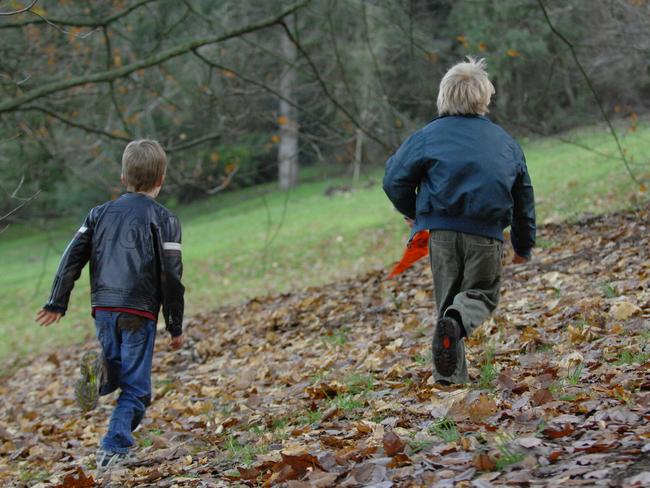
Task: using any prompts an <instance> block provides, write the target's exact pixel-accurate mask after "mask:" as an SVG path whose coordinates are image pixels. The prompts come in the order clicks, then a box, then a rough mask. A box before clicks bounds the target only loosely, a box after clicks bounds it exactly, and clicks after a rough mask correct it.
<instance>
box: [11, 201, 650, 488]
mask: <svg viewBox="0 0 650 488" xmlns="http://www.w3.org/2000/svg"><path fill="white" fill-rule="evenodd" d="M540 234H541V235H540V243H541V244H542V246H543V248H542V249H540V250H539V251H538V253H537V256H536V258H535V260H534V261H533V262H532V263H530V264H528V265H526V266H523V267H514V266H507V267H506V268H505V276H504V278H505V286H504V293H503V299H502V303H501V306H500V308H499V310H498V312H497V314H496V315H495V316H494V317H493V319H492V320H491V321H490V322H489V323H487V324H485V325H484V326H483V327H482V329H480V331H479V334H478V335H476V336H475V337H472V339H471V340H470V341H469V343H468V346H469V347H468V349H469V353H470V356H469V359H470V362H471V364H472V369H471V370H470V375H471V376H472V377H473V379H474V383H473V384H472V385H471V386H470V387H469V388H457V389H453V388H449V389H440V388H439V387H436V386H434V385H432V384H431V381H430V368H431V356H430V341H431V337H432V332H433V331H432V326H433V319H432V310H433V306H432V303H431V284H430V283H431V277H430V274H429V272H428V270H427V267H426V265H425V263H421V264H420V265H418V266H416V267H415V268H414V269H412V270H410V271H408V272H407V273H406V274H405V275H403V276H402V277H400V279H398V280H396V281H391V282H385V281H382V277H383V275H382V274H381V273H371V274H368V275H365V276H361V277H358V278H356V279H351V280H348V281H344V282H340V283H334V284H331V285H329V286H325V287H320V288H311V289H307V290H303V291H300V292H297V293H293V294H291V295H283V296H278V297H270V298H260V299H256V300H253V301H251V302H249V303H247V304H246V305H244V306H240V307H236V308H234V307H227V308H223V309H220V310H217V311H215V312H214V313H211V314H206V315H200V316H197V317H193V318H192V319H190V320H189V323H188V327H187V331H188V332H187V335H188V341H187V345H186V347H185V349H184V350H183V351H182V352H181V353H180V354H174V353H171V352H168V351H167V350H165V349H164V346H166V345H167V338H166V337H164V338H163V337H161V340H159V344H158V345H157V354H156V356H155V360H154V362H155V366H154V367H155V369H154V381H155V400H154V403H153V405H152V406H151V408H150V410H149V411H148V414H147V419H146V421H145V424H144V425H143V427H142V429H141V430H140V431H139V432H137V438H138V442H139V444H140V448H139V451H138V452H139V455H140V458H141V461H140V462H139V463H138V464H136V465H134V466H131V467H130V469H122V470H119V471H114V472H113V473H112V474H111V475H110V476H104V479H102V480H101V484H103V485H104V486H147V485H149V486H159V487H166V486H206V487H207V486H231V485H237V484H238V483H240V484H241V485H244V486H245V485H251V486H257V485H267V486H268V485H281V484H282V483H285V484H286V486H291V487H302V486H320V487H326V486H376V487H389V486H459V487H471V486H473V487H479V488H484V487H489V486H498V485H506V484H507V485H515V486H622V485H624V486H650V463H649V462H648V459H649V455H650V425H649V424H648V421H649V420H650V369H649V368H650V360H649V358H650V327H649V326H650V286H649V282H650V237H649V236H650V208H645V209H642V210H639V211H637V212H635V213H621V214H614V215H609V216H604V217H599V218H595V219H592V220H589V221H585V222H583V223H581V224H576V225H561V226H546V227H544V228H543V229H542V230H541V232H540ZM93 347H94V344H88V345H87V346H85V348H84V349H90V348H93ZM79 356H80V350H79V348H76V349H72V348H70V349H65V350H59V351H56V352H54V353H52V355H51V356H50V357H48V358H46V359H45V358H43V359H39V360H35V361H34V363H33V364H32V365H31V366H29V367H26V368H24V369H21V370H19V371H17V372H16V373H15V374H14V375H13V376H12V377H10V378H9V379H8V380H7V381H6V382H5V384H3V385H1V386H0V393H1V394H2V403H1V404H0V483H1V484H2V486H23V485H25V486H32V485H37V484H40V486H52V485H54V486H56V485H61V486H93V482H94V481H96V480H97V475H96V473H95V472H94V471H93V468H94V458H93V453H94V451H95V448H96V445H97V442H98V439H99V437H100V436H101V434H102V433H103V431H104V429H105V426H106V423H107V417H108V415H109V413H110V405H111V403H112V400H113V399H112V398H105V399H103V402H102V405H101V406H100V408H99V409H98V410H97V411H95V412H94V413H92V414H88V415H83V414H80V413H79V411H78V410H77V409H76V407H75V406H74V401H73V392H72V385H73V383H74V380H75V379H76V375H77V371H76V368H77V359H78V357H79ZM441 419H444V420H441ZM76 469H80V470H81V471H77V474H76V476H77V478H80V480H79V479H76V480H75V479H73V477H72V475H70V473H73V472H75V470H76ZM66 475H68V478H67V480H66V479H65V477H66ZM91 476H92V477H94V480H93V481H92V482H91V480H90V477H91ZM84 478H85V481H84Z"/></svg>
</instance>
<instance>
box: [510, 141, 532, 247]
mask: <svg viewBox="0 0 650 488" xmlns="http://www.w3.org/2000/svg"><path fill="white" fill-rule="evenodd" d="M519 153H520V158H521V169H520V172H519V175H517V178H516V180H515V184H514V186H513V187H512V197H513V201H514V209H513V219H512V229H511V232H510V239H511V241H512V247H513V248H514V250H515V253H516V254H517V255H518V256H521V257H522V258H525V259H529V258H530V256H531V253H532V250H533V247H535V234H536V230H537V227H536V225H535V195H534V192H533V185H532V183H531V181H530V176H529V175H528V168H527V167H526V158H525V157H524V154H523V152H522V151H521V149H519Z"/></svg>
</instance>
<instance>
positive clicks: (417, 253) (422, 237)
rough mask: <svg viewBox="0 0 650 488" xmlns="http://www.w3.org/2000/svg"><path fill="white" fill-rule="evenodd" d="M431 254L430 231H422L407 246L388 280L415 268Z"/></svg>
mask: <svg viewBox="0 0 650 488" xmlns="http://www.w3.org/2000/svg"><path fill="white" fill-rule="evenodd" d="M427 254H429V231H428V230H421V231H420V232H418V233H416V234H415V235H414V236H413V239H411V240H410V241H409V243H408V244H407V245H406V250H405V251H404V256H402V260H401V261H400V262H399V263H397V264H396V265H395V267H394V268H393V270H392V271H391V272H390V274H389V275H388V278H394V277H395V276H397V275H398V274H401V273H403V272H404V271H405V270H406V269H408V268H410V267H411V266H413V264H414V263H415V262H416V261H418V260H419V259H421V258H423V257H424V256H426V255H427Z"/></svg>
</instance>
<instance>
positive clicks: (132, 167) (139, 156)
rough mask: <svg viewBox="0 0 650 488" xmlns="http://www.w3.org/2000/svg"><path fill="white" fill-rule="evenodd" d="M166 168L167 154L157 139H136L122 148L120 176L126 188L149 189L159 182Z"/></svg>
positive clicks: (133, 189)
mask: <svg viewBox="0 0 650 488" xmlns="http://www.w3.org/2000/svg"><path fill="white" fill-rule="evenodd" d="M166 170H167V155H166V154H165V151H164V150H163V148H162V146H161V145H160V143H158V141H152V140H150V139H137V140H135V141H131V142H129V143H128V144H127V146H126V148H124V154H123V155H122V177H123V178H124V183H125V184H126V187H127V189H128V190H132V191H149V190H152V189H154V188H155V187H156V186H157V185H159V184H160V181H161V180H162V177H163V176H164V175H165V171H166Z"/></svg>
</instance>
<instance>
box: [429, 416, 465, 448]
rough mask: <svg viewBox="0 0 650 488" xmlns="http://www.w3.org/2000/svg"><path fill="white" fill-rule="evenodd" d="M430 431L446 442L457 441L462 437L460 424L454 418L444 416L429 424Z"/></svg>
mask: <svg viewBox="0 0 650 488" xmlns="http://www.w3.org/2000/svg"><path fill="white" fill-rule="evenodd" d="M429 433H431V434H435V435H437V436H438V437H440V438H441V439H442V440H443V441H445V442H455V441H457V440H458V439H460V434H459V433H458V426H457V425H456V422H455V421H454V420H453V419H450V418H447V417H443V418H441V419H438V420H436V421H435V422H434V423H432V424H431V425H430V426H429Z"/></svg>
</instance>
